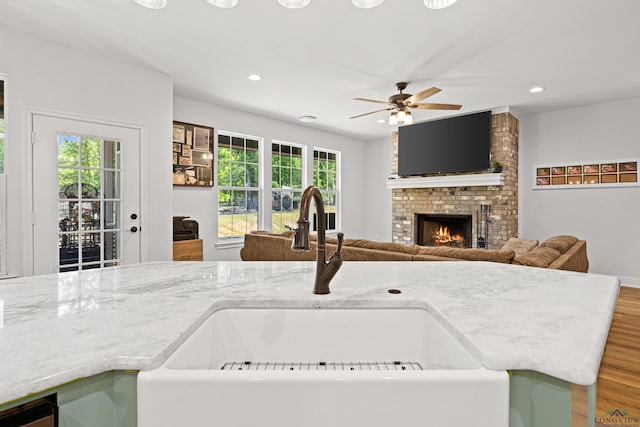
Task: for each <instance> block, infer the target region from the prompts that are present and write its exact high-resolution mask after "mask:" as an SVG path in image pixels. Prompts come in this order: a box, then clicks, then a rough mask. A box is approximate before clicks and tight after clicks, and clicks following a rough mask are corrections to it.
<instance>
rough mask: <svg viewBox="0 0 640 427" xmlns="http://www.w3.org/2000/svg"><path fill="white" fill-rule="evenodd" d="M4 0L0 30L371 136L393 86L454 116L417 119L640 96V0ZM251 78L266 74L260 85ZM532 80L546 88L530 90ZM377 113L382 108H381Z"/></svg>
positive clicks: (189, 91) (202, 96)
mask: <svg viewBox="0 0 640 427" xmlns="http://www.w3.org/2000/svg"><path fill="white" fill-rule="evenodd" d="M168 1H169V5H168V6H167V7H166V8H165V9H162V10H150V9H145V8H142V7H140V6H138V5H136V4H135V3H134V2H133V1H132V0H19V1H18V0H0V25H1V26H2V27H3V28H6V29H10V30H13V31H16V32H21V33H26V34H30V35H33V36H35V37H39V38H42V39H43V40H47V41H51V42H54V43H59V44H62V45H66V46H70V47H74V48H78V49H81V50H84V51H89V52H93V53H95V54H98V55H101V56H105V57H109V58H113V59H116V60H119V61H123V62H127V63H131V64H135V65H138V66H142V67H145V68H148V69H151V70H156V71H159V72H162V73H166V74H168V75H170V76H172V77H173V81H174V93H175V94H176V95H179V96H184V97H188V98H194V99H199V100H202V101H205V102H209V103H213V104H218V105H222V106H226V107H229V108H234V109H238V110H243V111H248V112H252V113H256V114H261V115H264V116H268V117H272V118H275V119H279V120H284V121H290V122H295V123H299V122H298V121H297V120H296V117H299V116H302V115H313V116H317V117H318V120H317V121H316V122H315V123H312V124H306V125H305V126H310V127H314V128H318V129H322V130H326V131H330V132H335V133H339V134H343V135H348V136H351V137H355V138H359V139H364V140H370V139H374V138H382V137H385V136H388V135H389V126H387V125H386V124H379V123H377V122H376V120H377V119H381V118H387V116H388V113H386V112H381V113H377V114H372V115H370V116H366V117H362V118H358V119H352V120H351V119H349V117H351V116H354V115H358V114H361V113H365V112H368V111H373V110H376V109H379V108H380V107H381V106H380V105H377V104H370V103H366V102H362V101H355V100H353V98H354V97H364V98H373V99H380V100H386V99H387V98H388V97H389V95H392V94H393V93H395V92H396V90H395V87H394V84H395V82H398V81H407V82H410V84H409V87H408V88H407V90H406V91H405V92H408V93H415V92H417V91H419V90H421V89H424V88H426V87H429V86H437V87H439V88H441V89H442V92H440V93H438V94H437V95H434V96H433V97H431V98H429V99H428V100H426V101H425V102H437V103H455V104H462V105H463V109H462V110H461V111H460V112H435V111H415V110H414V121H422V120H429V119H432V118H435V117H442V116H444V115H452V114H460V113H465V112H472V111H478V110H486V109H491V108H498V107H503V106H509V107H510V108H512V109H514V110H515V111H520V112H523V113H526V112H542V111H549V110H554V109H561V108H567V107H572V106H577V105H584V104H591V103H597V102H603V101H609V100H615V99H623V98H631V97H637V96H640V55H639V54H638V49H639V47H638V46H639V43H640V25H639V24H638V22H640V1H638V0H607V1H602V0H598V1H596V0H484V1H480V0H459V1H458V3H457V4H455V5H454V6H453V7H451V8H449V9H444V10H439V11H437V10H429V9H427V8H426V7H424V5H423V2H422V0H386V1H385V2H384V3H383V4H382V5H381V6H379V7H377V8H374V9H368V10H364V9H358V8H356V7H355V6H353V5H352V3H351V1H350V0H311V4H310V5H309V6H307V7H306V8H304V9H298V10H293V9H286V8H284V7H282V6H280V5H278V3H277V2H276V0H239V5H238V6H237V7H235V8H232V9H219V8H216V7H214V6H211V5H209V4H208V3H206V1H205V0H168ZM249 73H259V74H261V75H262V76H263V80H262V81H260V82H252V81H249V80H248V79H247V75H248V74H249ZM534 85H541V86H544V87H546V88H547V90H546V91H544V92H542V93H540V94H536V95H533V94H530V93H529V92H528V89H529V88H530V87H532V86H534ZM382 107H384V106H382Z"/></svg>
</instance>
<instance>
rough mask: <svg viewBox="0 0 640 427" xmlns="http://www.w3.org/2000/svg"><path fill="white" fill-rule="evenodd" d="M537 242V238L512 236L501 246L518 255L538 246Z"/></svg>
mask: <svg viewBox="0 0 640 427" xmlns="http://www.w3.org/2000/svg"><path fill="white" fill-rule="evenodd" d="M538 243H539V242H538V241H537V240H526V239H519V238H517V237H512V238H510V239H509V240H507V243H505V244H504V245H503V246H502V250H505V251H508V250H511V251H513V252H515V253H516V256H520V255H524V254H526V253H527V252H529V251H530V250H531V249H533V248H535V247H536V246H538Z"/></svg>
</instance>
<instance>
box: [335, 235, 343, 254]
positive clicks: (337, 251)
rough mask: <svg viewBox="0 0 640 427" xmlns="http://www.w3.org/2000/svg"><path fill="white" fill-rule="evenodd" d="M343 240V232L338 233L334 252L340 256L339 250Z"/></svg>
mask: <svg viewBox="0 0 640 427" xmlns="http://www.w3.org/2000/svg"><path fill="white" fill-rule="evenodd" d="M343 240H344V233H338V249H336V252H335V254H336V255H338V256H340V252H341V251H342V242H343Z"/></svg>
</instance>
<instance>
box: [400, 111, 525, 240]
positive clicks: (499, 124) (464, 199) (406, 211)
mask: <svg viewBox="0 0 640 427" xmlns="http://www.w3.org/2000/svg"><path fill="white" fill-rule="evenodd" d="M518 137H519V131H518V119H517V118H515V117H514V116H512V115H511V114H510V113H508V112H507V113H499V114H493V115H492V117H491V160H492V161H498V162H500V163H501V164H502V165H503V170H502V175H501V176H500V178H501V180H500V184H494V183H491V184H489V185H483V184H481V185H477V184H475V183H474V181H476V179H477V178H479V179H480V181H479V182H480V183H482V182H483V181H482V179H483V178H493V177H492V176H479V175H480V174H491V172H489V171H486V172H480V173H478V172H476V173H461V174H451V175H447V177H451V178H453V179H452V182H459V183H460V184H451V185H452V186H446V187H443V186H440V185H442V184H438V183H436V184H429V182H431V181H429V180H426V184H425V186H424V187H422V188H396V187H397V186H398V183H401V182H403V180H408V179H407V178H398V179H396V180H394V184H395V187H394V188H393V189H392V231H391V233H392V240H393V242H395V243H404V244H414V243H419V242H421V243H422V244H425V243H424V241H423V240H424V239H423V238H424V234H425V229H424V225H423V224H421V221H420V220H421V219H423V215H431V216H436V217H437V216H445V215H450V216H451V218H458V217H465V218H468V221H469V222H468V223H467V226H466V227H467V229H466V232H467V233H468V235H470V242H469V241H468V239H469V237H467V241H466V242H465V243H464V245H463V247H473V248H477V247H488V248H489V249H497V248H500V247H501V246H502V245H503V244H504V243H505V242H506V241H507V240H508V239H509V238H510V237H513V236H516V235H517V232H518ZM392 143H393V158H392V171H393V172H394V173H395V172H396V171H397V170H398V169H397V165H398V155H397V154H398V145H397V144H398V142H397V133H394V134H393V136H392ZM494 175H495V174H494ZM467 178H468V179H467ZM439 179H441V176H440V175H438V176H437V180H439ZM489 181H490V182H492V180H489ZM494 181H495V180H494ZM431 185H433V186H431ZM419 219H420V220H419ZM469 228H470V230H469ZM449 231H450V230H449ZM427 233H428V234H432V233H433V231H431V230H429V231H427ZM450 245H451V246H455V243H453V244H450Z"/></svg>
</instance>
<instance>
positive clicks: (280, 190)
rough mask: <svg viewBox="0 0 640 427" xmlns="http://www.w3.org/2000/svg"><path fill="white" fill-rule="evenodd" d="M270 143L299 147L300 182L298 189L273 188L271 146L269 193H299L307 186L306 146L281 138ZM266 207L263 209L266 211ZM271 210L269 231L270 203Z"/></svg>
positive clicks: (271, 153) (271, 155) (270, 151)
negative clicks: (300, 151)
mask: <svg viewBox="0 0 640 427" xmlns="http://www.w3.org/2000/svg"><path fill="white" fill-rule="evenodd" d="M271 144H278V145H280V146H283V145H285V146H288V147H296V148H300V149H301V150H302V158H301V160H302V171H301V174H302V184H301V187H302V188H300V189H292V190H287V189H284V188H273V151H272V148H270V149H269V156H268V157H269V166H270V168H271V172H272V176H271V181H270V184H269V187H270V188H269V190H270V191H269V193H270V194H271V195H273V193H275V192H277V193H283V192H286V191H295V192H298V191H299V192H300V193H301V194H302V193H303V192H304V190H305V188H306V187H307V170H308V161H307V148H308V146H306V145H304V144H296V143H293V142H287V141H282V140H277V139H274V140H272V141H271ZM266 210H267V209H265V211H266ZM269 210H270V211H271V216H270V220H269V230H270V231H274V230H273V205H271V207H270V209H269Z"/></svg>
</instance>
